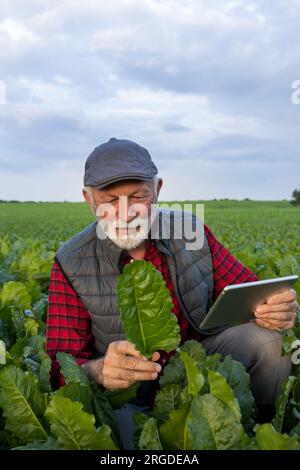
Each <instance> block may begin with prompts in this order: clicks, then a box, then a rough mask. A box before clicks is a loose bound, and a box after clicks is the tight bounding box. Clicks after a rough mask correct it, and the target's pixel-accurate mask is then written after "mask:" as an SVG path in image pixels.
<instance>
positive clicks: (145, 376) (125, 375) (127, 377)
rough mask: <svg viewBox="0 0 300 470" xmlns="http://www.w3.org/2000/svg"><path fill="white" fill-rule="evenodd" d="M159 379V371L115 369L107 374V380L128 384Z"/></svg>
mask: <svg viewBox="0 0 300 470" xmlns="http://www.w3.org/2000/svg"><path fill="white" fill-rule="evenodd" d="M157 377H158V371H154V372H153V371H149V372H144V371H143V372H141V371H137V370H133V369H121V368H118V367H114V368H111V369H109V371H107V373H106V378H107V379H113V380H122V381H127V382H128V383H130V384H131V383H134V382H137V381H140V380H155V379H157Z"/></svg>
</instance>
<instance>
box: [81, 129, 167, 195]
mask: <svg viewBox="0 0 300 470" xmlns="http://www.w3.org/2000/svg"><path fill="white" fill-rule="evenodd" d="M157 173H158V170H157V168H156V166H155V164H154V163H153V161H152V160H151V157H150V154H149V152H148V151H147V150H146V149H145V148H144V147H141V146H140V145H138V144H136V143H135V142H132V141H131V140H125V139H116V138H115V137H112V138H111V139H109V141H108V142H105V143H104V144H102V145H99V146H98V147H96V148H95V150H94V151H93V152H92V153H91V154H90V155H89V156H88V158H87V160H86V163H85V172H84V186H97V187H98V188H104V187H105V186H107V185H109V184H112V183H115V182H117V181H121V180H125V179H131V178H132V179H138V180H144V181H149V180H151V179H152V178H153V176H154V175H156V174H157Z"/></svg>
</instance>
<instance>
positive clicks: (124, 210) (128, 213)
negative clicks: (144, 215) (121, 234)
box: [117, 198, 139, 224]
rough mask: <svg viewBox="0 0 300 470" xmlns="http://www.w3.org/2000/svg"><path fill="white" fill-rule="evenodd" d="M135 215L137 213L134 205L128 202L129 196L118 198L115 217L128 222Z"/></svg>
mask: <svg viewBox="0 0 300 470" xmlns="http://www.w3.org/2000/svg"><path fill="white" fill-rule="evenodd" d="M137 215H139V214H137V213H136V211H135V210H134V207H133V206H132V205H131V204H130V201H129V198H126V199H125V198H122V199H121V198H120V200H119V204H118V213H117V217H118V218H119V219H120V220H121V221H122V222H125V223H127V224H129V223H130V222H131V221H132V220H133V219H135V217H136V216H137Z"/></svg>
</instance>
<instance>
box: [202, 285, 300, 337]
mask: <svg viewBox="0 0 300 470" xmlns="http://www.w3.org/2000/svg"><path fill="white" fill-rule="evenodd" d="M297 279H298V276H287V277H279V278H275V279H266V280H263V281H254V282H246V283H243V284H233V285H230V286H226V287H225V288H224V289H223V291H222V292H221V294H220V295H219V297H218V298H217V300H216V301H215V303H214V304H213V305H212V307H211V308H210V310H209V312H208V313H207V315H206V317H205V318H204V320H203V321H202V323H201V324H200V325H199V326H200V328H203V329H210V328H216V327H220V326H228V325H235V324H239V323H243V322H245V321H247V320H253V319H255V315H254V310H255V309H256V307H258V305H260V304H263V303H265V302H266V300H267V298H268V297H269V296H271V295H275V294H278V293H280V292H282V291H284V290H286V289H289V288H291V287H292V286H293V285H294V284H295V282H296V281H297Z"/></svg>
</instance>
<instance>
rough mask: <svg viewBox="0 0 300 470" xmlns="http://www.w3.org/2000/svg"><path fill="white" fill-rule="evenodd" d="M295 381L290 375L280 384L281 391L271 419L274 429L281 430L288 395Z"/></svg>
mask: <svg viewBox="0 0 300 470" xmlns="http://www.w3.org/2000/svg"><path fill="white" fill-rule="evenodd" d="M295 381H296V377H294V376H293V375H291V376H290V377H288V378H287V379H286V380H285V381H284V383H283V384H282V386H281V393H280V395H279V397H278V399H277V401H276V414H275V416H274V418H273V420H272V424H273V426H274V429H275V431H277V432H282V427H283V422H284V416H285V411H286V408H287V404H288V401H289V397H290V394H291V391H292V388H293V385H294V383H295Z"/></svg>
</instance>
